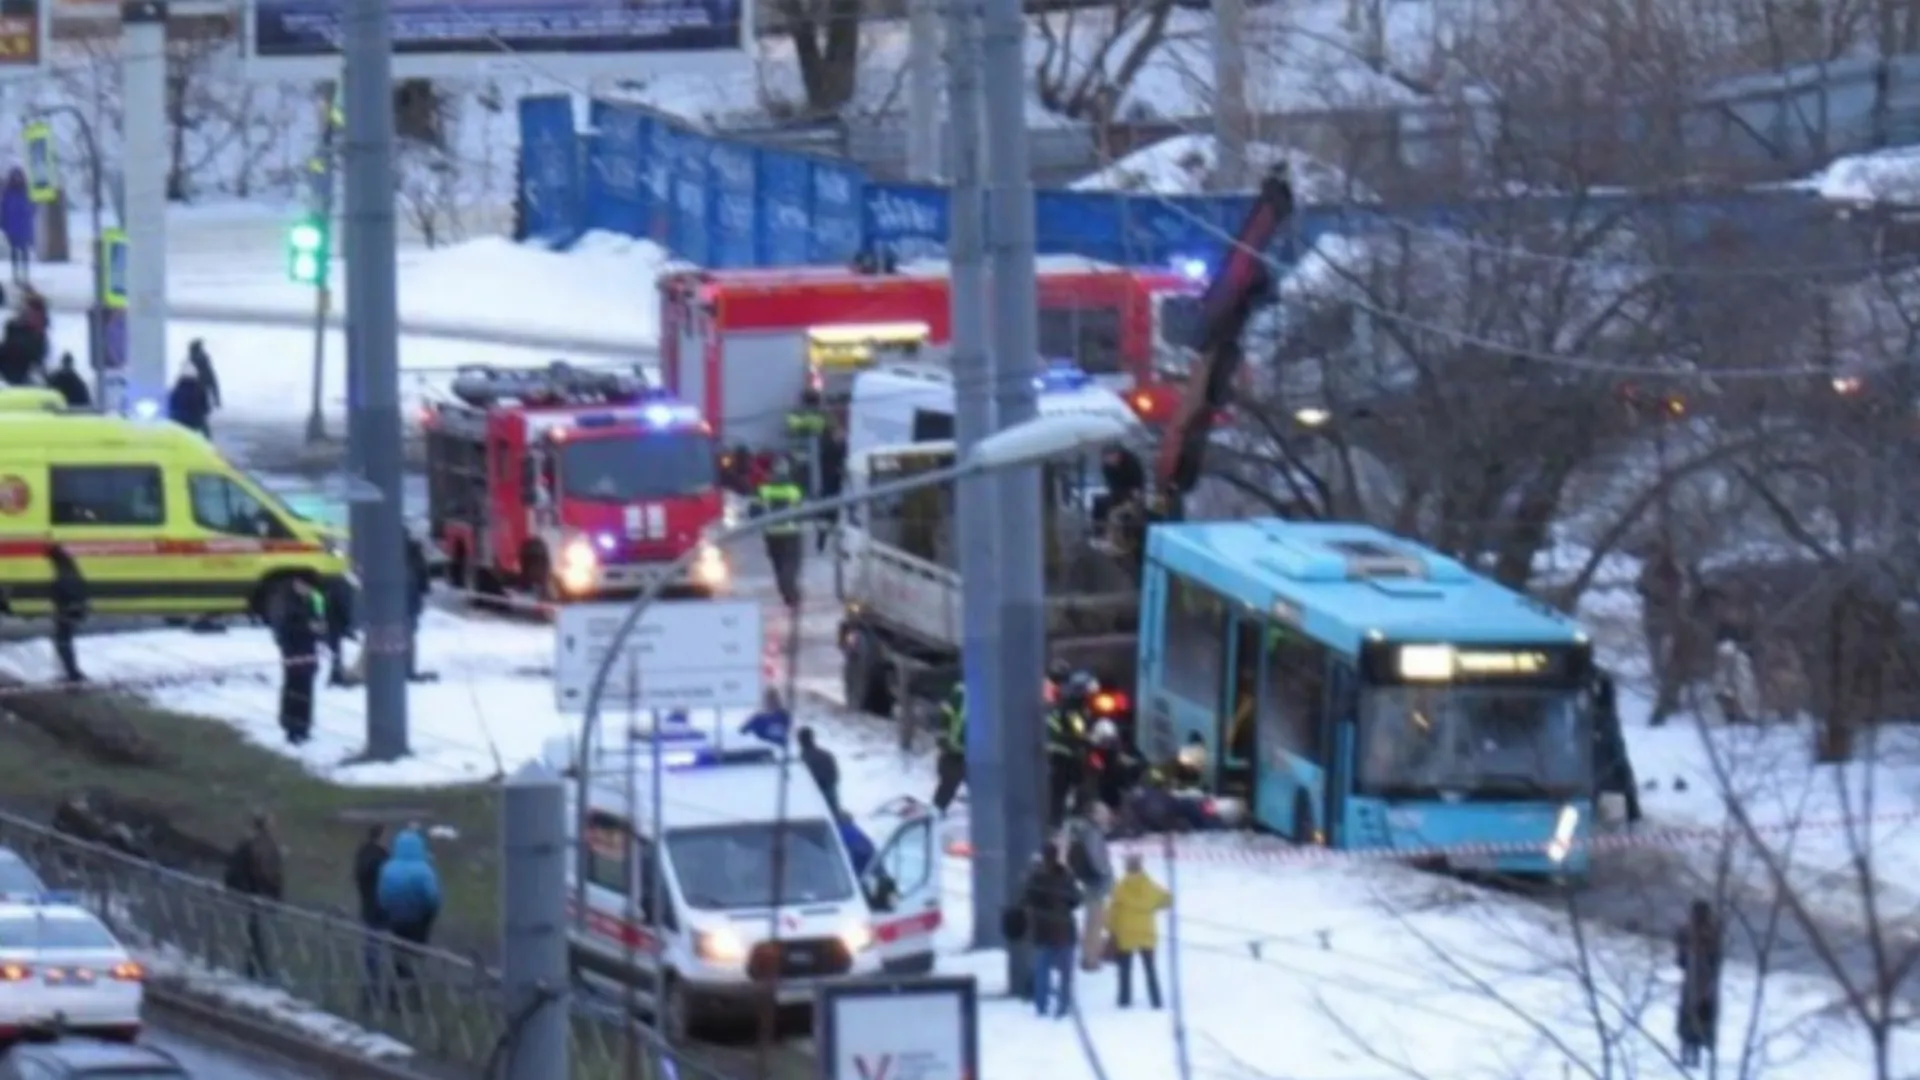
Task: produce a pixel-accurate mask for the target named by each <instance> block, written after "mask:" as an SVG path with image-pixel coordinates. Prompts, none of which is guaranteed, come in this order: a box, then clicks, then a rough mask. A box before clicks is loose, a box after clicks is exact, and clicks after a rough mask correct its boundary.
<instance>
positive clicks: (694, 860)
mask: <svg viewBox="0 0 1920 1080" xmlns="http://www.w3.org/2000/svg"><path fill="white" fill-rule="evenodd" d="M574 753H575V751H574V745H573V743H572V741H571V740H569V739H560V740H555V741H554V742H552V743H549V744H548V746H547V747H546V753H545V755H544V757H545V759H546V761H547V764H548V765H549V766H550V767H552V768H554V769H556V770H558V771H561V772H563V773H565V774H567V775H568V776H569V777H570V778H572V779H573V780H574V781H575V782H574V784H573V785H572V790H573V792H574V794H575V798H579V797H581V796H582V795H583V794H584V797H585V798H586V800H587V806H586V815H585V822H584V824H585V828H586V835H585V836H576V837H574V838H573V848H574V853H575V854H574V858H573V860H572V865H571V868H570V871H569V878H570V885H571V886H572V900H571V905H572V907H573V909H574V910H573V911H572V913H571V914H572V922H571V925H570V927H569V931H568V934H569V939H570V941H569V944H570V954H571V958H572V965H573V970H574V974H575V976H576V978H578V979H580V980H582V981H584V982H585V983H586V984H587V985H588V986H590V987H592V988H594V989H596V990H600V991H602V992H607V993H614V994H620V995H623V996H624V995H628V994H632V995H634V996H635V997H636V998H637V999H638V1002H639V1004H640V1005H641V1006H642V1007H643V1008H645V1009H647V1010H648V1011H649V1012H651V1013H652V1014H653V1016H654V1019H655V1023H656V1024H657V1025H658V1026H659V1028H660V1029H661V1030H662V1032H663V1033H664V1034H666V1035H667V1036H668V1037H669V1038H676V1039H678V1038H685V1037H687V1035H688V1034H689V1033H690V1032H691V1031H692V1030H693V1029H694V1028H696V1027H698V1026H701V1025H702V1024H704V1023H706V1022H708V1021H710V1020H725V1019H730V1018H733V1017H739V1016H743V1015H744V1016H751V1015H752V1009H753V1008H754V1007H755V1005H756V1003H757V1000H758V998H757V996H756V990H757V988H758V987H759V986H761V985H763V984H765V983H768V982H773V981H775V980H777V985H778V988H779V989H778V997H779V1001H780V1003H781V1004H783V1005H791V1004H805V1003H808V1002H810V1001H812V999H813V995H814V991H815V989H816V988H817V987H818V986H819V985H820V984H821V983H824V982H830V981H833V980H836V979H846V978H860V977H862V976H871V975H876V974H880V973H883V972H885V973H901V974H919V973H925V972H927V971H930V970H932V967H933V958H934V937H935V934H936V932H937V931H938V930H939V928H940V923H941V907H940V854H939V851H940V849H939V845H938V836H937V831H936V825H937V821H936V816H935V814H934V813H933V811H932V809H931V808H930V807H928V806H926V805H924V804H922V803H919V802H917V801H915V800H913V799H905V798H903V799H897V800H895V801H894V802H892V803H889V804H888V805H886V806H884V807H881V808H880V809H879V810H877V811H875V812H874V813H871V814H866V815H858V816H856V817H855V818H854V820H855V822H856V823H857V824H858V825H859V826H860V828H861V830H862V831H863V832H864V833H865V834H866V835H867V837H868V838H869V839H871V840H872V842H873V845H874V856H873V858H872V860H871V862H870V864H869V865H868V866H867V868H866V870H865V872H864V873H862V874H860V875H857V876H856V874H855V872H854V868H853V864H852V861H851V859H850V858H849V856H848V853H847V847H846V845H845V843H844V842H843V841H842V839H841V833H840V829H839V825H838V823H837V822H836V820H835V817H834V814H833V811H832V809H831V808H830V807H829V806H828V805H827V800H826V797H825V796H824V795H822V794H821V792H820V789H819V787H818V786H816V785H815V784H814V782H813V779H812V777H811V776H810V775H809V774H808V772H807V770H806V767H805V766H804V765H803V764H801V762H800V761H799V759H798V758H797V757H793V758H785V759H783V758H782V757H780V756H779V755H778V754H777V752H776V751H774V750H772V749H771V748H755V749H747V750H740V749H731V748H723V747H721V746H719V745H717V744H716V743H715V742H713V741H712V740H710V739H708V738H707V737H706V736H705V735H703V734H700V733H697V732H693V731H681V732H678V733H676V732H674V731H673V730H672V729H671V728H667V729H665V730H663V731H662V733H660V734H658V735H655V734H651V733H648V734H642V735H635V736H632V737H631V738H630V740H629V742H628V745H625V746H621V745H615V746H612V747H609V748H607V749H606V750H604V751H602V752H600V753H597V754H596V756H595V762H594V767H593V769H592V775H591V776H590V777H587V778H585V779H584V780H583V779H582V778H581V777H580V776H579V775H578V771H577V762H576V761H575V760H574ZM656 755H657V756H658V758H659V761H658V769H657V772H658V775H659V777H660V784H659V788H658V798H657V800H656V795H655V783H654V777H655V774H656V762H655V757H656ZM783 773H784V774H785V781H784V784H783V782H782V774H783ZM783 787H784V791H783ZM656 801H657V804H658V807H659V815H658V818H659V819H658V820H657V821H656V820H655V806H656ZM783 809H784V819H783V816H782V815H783ZM573 811H574V812H573V815H572V820H573V821H575V822H576V823H578V822H579V821H580V814H579V806H578V804H577V803H576V804H575V806H574V807H573ZM575 827H576V829H577V828H578V824H576V826H575ZM781 838H784V839H781ZM776 844H779V845H781V846H782V847H783V848H784V852H783V855H784V859H783V869H782V872H781V874H780V877H781V880H780V881H778V882H776V881H775V880H774V873H775V870H774V866H775V862H776V859H775V846H776ZM655 860H658V873H657V875H656V874H655V873H654V872H653V871H654V862H655ZM656 881H657V882H658V890H657V891H656V890H655V882H656ZM582 900H584V902H585V907H584V910H583V909H582V908H581V906H580V905H581V901H582Z"/></svg>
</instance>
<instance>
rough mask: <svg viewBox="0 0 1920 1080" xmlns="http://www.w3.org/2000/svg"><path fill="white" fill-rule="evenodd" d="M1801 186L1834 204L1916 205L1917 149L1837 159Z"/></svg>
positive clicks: (1919, 180)
mask: <svg viewBox="0 0 1920 1080" xmlns="http://www.w3.org/2000/svg"><path fill="white" fill-rule="evenodd" d="M1802 186H1804V187H1808V188H1811V189H1813V190H1814V191H1817V192H1819V193H1820V196H1821V197H1822V198H1825V199H1832V200H1834V201H1836V202H1867V203H1871V202H1890V203H1920V147H1902V148H1900V149H1897V150H1877V151H1875V152H1873V153H1870V154H1851V155H1848V156H1847V157H1843V158H1837V159H1835V160H1834V162H1833V163H1832V164H1830V165H1828V166H1827V167H1826V168H1824V169H1822V170H1820V171H1819V172H1817V173H1814V174H1813V175H1812V176H1810V177H1808V178H1807V179H1806V180H1804V181H1802Z"/></svg>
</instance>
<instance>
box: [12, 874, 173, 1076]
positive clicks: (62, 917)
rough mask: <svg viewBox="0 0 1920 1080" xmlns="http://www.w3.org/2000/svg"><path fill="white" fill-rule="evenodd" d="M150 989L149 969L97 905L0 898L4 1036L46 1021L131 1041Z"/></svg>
mask: <svg viewBox="0 0 1920 1080" xmlns="http://www.w3.org/2000/svg"><path fill="white" fill-rule="evenodd" d="M145 996H146V970H145V969H144V968H143V967H141V965H140V964H139V963H137V962H136V961H135V960H134V958H133V956H132V955H131V954H129V953H128V952H127V950H126V948H125V947H124V946H122V945H121V944H120V942H119V940H118V939H116V938H115V937H114V936H113V931H111V930H109V929H107V927H106V924H105V923H102V922H101V921H100V920H99V919H97V918H95V917H94V915H93V913H92V912H90V911H87V910H86V909H85V908H79V907H74V906H73V905H71V904H46V903H42V904H4V905H0V1043H4V1042H8V1041H18V1040H19V1039H20V1038H21V1037H23V1036H25V1035H30V1034H32V1033H33V1032H34V1031H35V1030H38V1029H44V1028H49V1027H57V1028H58V1029H59V1030H61V1031H63V1032H72V1033H74V1034H82V1035H94V1036H100V1037H104V1038H109V1039H118V1040H122V1041H125V1042H131V1041H133V1040H134V1039H135V1038H137V1037H138V1036H139V1034H140V1008H141V1005H142V1003H143V1002H144V1000H145Z"/></svg>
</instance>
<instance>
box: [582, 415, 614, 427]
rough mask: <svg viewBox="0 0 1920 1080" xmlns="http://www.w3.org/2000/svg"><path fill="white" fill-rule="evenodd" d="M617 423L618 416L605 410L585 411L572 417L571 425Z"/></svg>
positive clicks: (596, 425) (606, 424)
mask: <svg viewBox="0 0 1920 1080" xmlns="http://www.w3.org/2000/svg"><path fill="white" fill-rule="evenodd" d="M619 423H620V418H619V417H618V416H615V415H614V414H612V413H605V412H597V413H586V414H583V415H581V416H576V417H574V418H573V426H574V427H581V428H605V427H614V426H616V425H618V424H619Z"/></svg>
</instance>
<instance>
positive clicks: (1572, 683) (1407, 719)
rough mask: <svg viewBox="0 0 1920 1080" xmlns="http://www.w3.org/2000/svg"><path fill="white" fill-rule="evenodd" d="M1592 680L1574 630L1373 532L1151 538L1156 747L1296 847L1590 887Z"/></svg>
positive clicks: (1148, 694) (1296, 527)
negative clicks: (1399, 856)
mask: <svg viewBox="0 0 1920 1080" xmlns="http://www.w3.org/2000/svg"><path fill="white" fill-rule="evenodd" d="M1595 676H1596V672H1595V669H1594V665H1593V654H1592V648H1591V645H1590V643H1589V642H1588V640H1587V637H1586V635H1585V634H1583V633H1582V632H1581V630H1580V628H1579V627H1578V626H1577V625H1576V624H1575V623H1573V622H1572V621H1571V620H1569V619H1567V618H1565V617H1564V616H1562V615H1561V614H1560V613H1558V612H1556V611H1554V610H1553V609H1551V608H1548V607H1546V606H1545V605H1543V604H1540V603H1538V602H1536V601H1534V600H1532V599H1529V598H1528V597H1525V596H1522V595H1520V594H1518V593H1515V592H1513V591H1511V590H1509V589H1506V588H1504V587H1502V586H1500V585H1498V584H1496V583H1494V582H1492V581H1490V580H1488V579H1486V578H1484V577H1481V576H1479V575H1478V574H1475V573H1473V572H1472V571H1471V570H1468V569H1467V568H1466V567H1465V566H1462V565H1461V564H1460V563H1458V562H1456V561H1454V560H1453V559H1450V558H1447V557H1445V556H1443V555H1440V554H1438V553H1436V552H1434V551H1431V550H1429V549H1427V548H1424V547H1422V546H1420V545H1419V544H1417V543H1414V542H1412V541H1410V540H1406V539H1403V538H1400V537H1396V536H1393V535H1391V534H1388V533H1385V532H1382V531H1380V530H1379V529H1375V528H1372V527H1370V526H1366V525H1354V524H1340V523H1330V522H1290V521H1282V520H1279V519H1277V518H1269V519H1256V520H1246V521H1220V522H1194V523H1180V524H1168V525H1156V526H1154V527H1153V528H1152V529H1151V530H1150V532H1149V534H1148V540H1147V555H1146V561H1145V568H1144V572H1143V575H1142V581H1141V612H1140V655H1139V673H1138V694H1137V695H1136V699H1135V700H1136V707H1137V708H1138V709H1139V714H1138V715H1139V718H1140V720H1139V722H1140V727H1141V731H1140V736H1141V744H1142V748H1143V749H1144V750H1145V751H1146V753H1147V756H1148V757H1149V759H1150V760H1155V761H1161V762H1167V761H1178V762H1179V764H1180V765H1181V767H1183V769H1184V770H1185V771H1188V772H1193V773H1197V774H1198V775H1199V776H1200V777H1201V779H1202V782H1203V783H1205V784H1206V785H1207V786H1208V788H1209V789H1210V790H1212V791H1215V792H1217V793H1218V794H1221V795H1224V796H1232V797H1235V798H1237V799H1240V800H1242V801H1243V802H1244V804H1245V805H1246V806H1247V807H1248V810H1249V812H1250V815H1251V817H1252V820H1253V823H1254V824H1255V825H1256V826H1257V827H1259V828H1262V829H1266V830H1270V831H1272V832H1275V833H1278V834H1280V835H1281V836H1284V837H1287V838H1289V839H1291V840H1293V841H1294V842H1295V843H1299V844H1324V845H1328V846H1331V847H1335V848H1343V849H1350V850H1379V851H1397V852H1402V853H1404V854H1405V855H1406V856H1407V858H1408V859H1409V860H1413V861H1418V862H1421V863H1423V864H1427V865H1433V866H1439V867H1444V868H1447V869H1452V870H1457V871H1486V872H1492V873H1498V874H1511V875H1528V876H1535V875H1545V876H1554V877H1565V878H1569V879H1577V878H1579V877H1581V876H1583V875H1584V874H1585V873H1586V867H1587V853H1586V850H1585V841H1586V838H1587V836H1588V835H1589V831H1590V829H1591V828H1592V819H1593V812H1594V769H1593V765H1592V761H1593V753H1594V739H1593V724H1594V719H1593V708H1592V700H1593V699H1592V693H1593V687H1594V685H1595V684H1594V680H1595Z"/></svg>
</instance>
